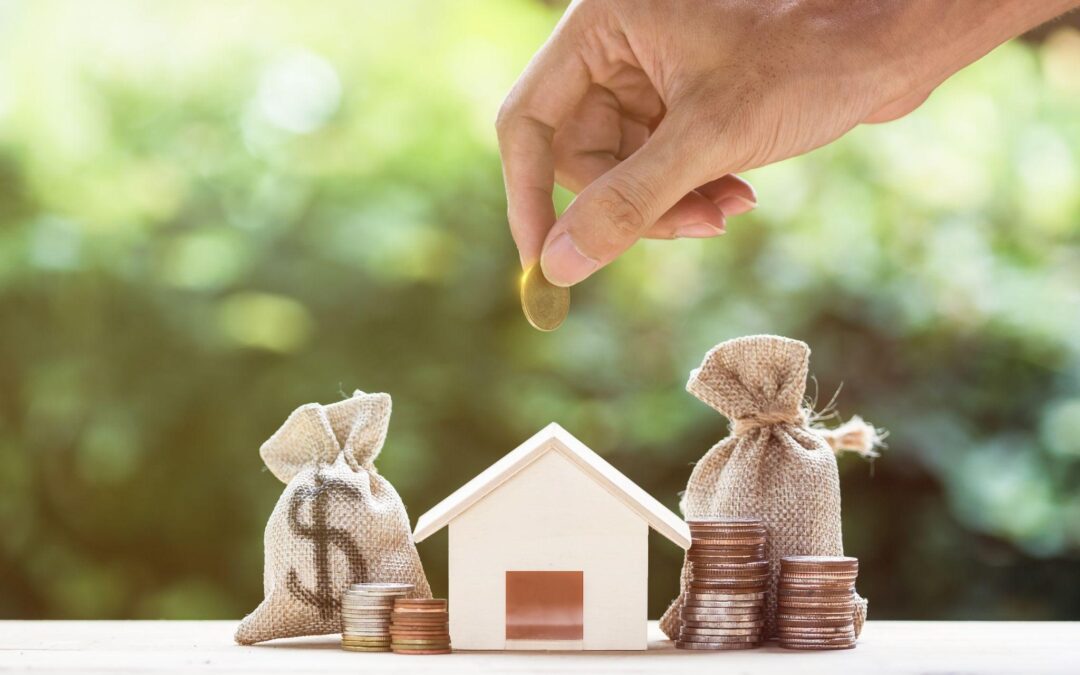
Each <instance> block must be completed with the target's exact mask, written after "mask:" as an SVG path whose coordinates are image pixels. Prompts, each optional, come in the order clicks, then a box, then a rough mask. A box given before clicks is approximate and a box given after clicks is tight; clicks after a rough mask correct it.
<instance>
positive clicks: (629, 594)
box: [449, 450, 648, 649]
mask: <svg viewBox="0 0 1080 675" xmlns="http://www.w3.org/2000/svg"><path fill="white" fill-rule="evenodd" d="M449 529H450V542H449V574H450V584H449V603H450V635H451V640H452V642H453V644H454V648H455V649H574V648H577V649H645V648H646V646H647V639H646V621H647V588H648V525H647V524H646V523H645V521H644V520H642V519H641V517H640V516H638V515H637V514H635V513H634V512H633V511H631V510H630V509H629V508H627V507H626V506H625V505H624V504H623V503H622V502H620V501H619V500H618V499H617V498H616V497H614V496H613V495H612V494H611V493H609V492H608V491H607V490H606V489H605V488H604V487H602V486H601V485H599V484H597V483H596V482H595V481H594V480H593V479H591V478H590V477H588V476H587V475H586V474H584V473H583V472H582V470H581V469H580V468H578V467H577V466H576V465H575V464H574V463H573V462H571V460H569V459H567V458H566V457H565V456H564V455H562V454H561V453H560V452H559V451H557V450H553V451H550V452H545V453H543V454H542V455H541V456H540V457H539V458H538V459H536V460H535V461H534V462H533V463H532V464H530V465H529V466H527V467H525V468H524V469H522V470H521V471H520V472H518V473H517V474H515V475H514V476H513V477H512V478H510V479H509V480H508V481H507V482H505V483H504V484H502V485H500V486H499V487H497V488H495V490H493V491H492V492H491V493H490V494H488V495H487V496H486V497H485V498H484V499H482V500H480V502H478V503H477V504H475V505H474V506H472V507H471V508H470V509H468V510H467V511H465V512H464V513H462V514H461V515H459V516H458V517H457V518H455V519H454V520H453V521H451V523H450V526H449ZM507 570H582V571H583V572H584V585H585V593H584V617H583V618H584V621H583V623H584V638H583V640H582V641H580V642H577V643H567V642H559V641H552V642H548V641H528V642H526V641H509V642H508V641H507V640H506V639H505V636H506V623H505V619H506V594H505V578H506V572H507Z"/></svg>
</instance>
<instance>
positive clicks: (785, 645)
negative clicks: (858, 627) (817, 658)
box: [780, 642, 855, 651]
mask: <svg viewBox="0 0 1080 675" xmlns="http://www.w3.org/2000/svg"><path fill="white" fill-rule="evenodd" d="M780 647H781V649H804V650H812V651H825V650H829V649H854V648H855V643H854V642H850V643H847V644H836V645H820V644H814V643H811V644H807V643H803V642H781V643H780Z"/></svg>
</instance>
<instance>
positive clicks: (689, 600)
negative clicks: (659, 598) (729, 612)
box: [683, 593, 762, 609]
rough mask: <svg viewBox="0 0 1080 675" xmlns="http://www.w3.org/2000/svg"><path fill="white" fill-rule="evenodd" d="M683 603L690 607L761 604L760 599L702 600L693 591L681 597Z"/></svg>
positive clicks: (753, 606) (752, 606) (741, 606)
mask: <svg viewBox="0 0 1080 675" xmlns="http://www.w3.org/2000/svg"><path fill="white" fill-rule="evenodd" d="M683 604H684V605H689V606H691V607H715V608H730V609H758V608H760V607H761V606H762V604H761V601H760V600H702V599H701V598H699V597H698V596H697V595H695V594H693V593H687V594H686V597H685V598H684V599H683Z"/></svg>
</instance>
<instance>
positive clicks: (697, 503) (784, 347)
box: [660, 335, 879, 638]
mask: <svg viewBox="0 0 1080 675" xmlns="http://www.w3.org/2000/svg"><path fill="white" fill-rule="evenodd" d="M809 361H810V348H809V347H807V346H806V344H805V343H803V342H799V341H797V340H790V339H788V338H783V337H776V336H771V335H759V336H753V337H745V338H739V339H736V340H729V341H728V342H723V343H721V344H719V345H717V346H716V347H714V348H713V349H712V350H711V351H710V352H709V353H708V354H706V355H705V360H704V362H702V364H701V367H700V368H698V369H696V370H694V371H693V372H691V373H690V381H689V382H688V383H687V385H686V388H687V390H688V391H689V392H690V393H692V394H693V395H694V396H697V397H698V398H699V399H701V400H702V401H704V402H705V403H707V404H708V405H710V406H712V407H713V408H715V409H717V410H718V411H720V413H721V414H723V415H724V416H726V417H727V418H729V419H730V420H731V435H730V436H728V437H727V438H725V439H724V440H722V441H720V442H719V443H717V444H716V445H714V446H713V447H712V449H710V450H709V451H708V452H707V453H705V456H704V457H702V459H701V461H700V462H698V463H697V465H696V466H695V467H694V470H693V472H692V473H691V474H690V482H689V484H688V485H687V486H686V493H685V494H684V496H683V500H682V504H681V506H682V511H683V514H684V515H685V516H686V518H687V519H693V518H705V517H710V516H713V517H716V516H741V517H756V518H761V519H762V520H763V521H764V522H765V526H766V528H767V531H768V543H767V544H766V551H765V555H766V557H767V558H768V559H769V561H770V563H771V564H770V570H771V578H770V581H769V589H768V594H767V597H766V605H765V608H766V625H765V631H766V632H765V635H767V636H770V637H772V636H775V634H776V618H775V615H776V583H777V575H778V574H779V568H780V558H781V557H783V556H786V555H843V553H844V544H843V540H842V539H841V535H840V479H839V475H838V473H837V469H836V457H835V455H834V447H833V446H834V445H835V451H840V450H857V451H859V452H862V453H864V454H873V448H874V446H875V445H876V444H877V441H878V438H879V437H878V435H877V433H876V432H875V430H874V428H873V427H871V426H870V425H868V424H866V423H865V422H862V420H860V419H858V418H853V419H852V421H851V422H849V423H848V424H846V425H844V426H842V427H841V428H839V429H837V430H836V431H835V432H828V431H825V430H819V429H812V428H810V426H809V411H807V410H806V409H804V408H803V397H804V395H805V393H806V375H807V369H808V367H809ZM686 584H687V569H686V565H685V563H684V565H683V574H682V587H681V588H682V593H680V595H679V598H677V599H676V600H675V602H674V603H673V604H672V605H671V607H670V608H668V611H667V612H665V613H664V616H663V617H662V618H661V619H660V627H661V628H662V629H663V631H664V632H665V633H666V634H667V635H668V636H669V637H672V638H675V637H676V636H677V635H678V632H679V628H680V624H681V621H680V618H679V612H680V610H681V608H682V603H683V594H685V592H686ZM855 601H856V602H855V605H856V611H855V614H856V615H855V632H856V634H858V632H859V631H861V630H862V625H863V621H865V619H866V606H867V602H866V600H865V599H863V598H861V597H859V596H858V595H856V596H855Z"/></svg>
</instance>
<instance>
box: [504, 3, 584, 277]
mask: <svg viewBox="0 0 1080 675" xmlns="http://www.w3.org/2000/svg"><path fill="white" fill-rule="evenodd" d="M570 23H571V22H569V21H567V20H566V19H565V18H564V21H563V22H562V23H561V24H560V25H559V26H558V27H557V28H556V29H555V32H553V33H552V35H551V37H550V38H548V41H547V43H545V45H544V46H543V47H542V48H541V49H540V51H539V52H537V54H536V56H534V57H533V59H532V61H530V62H529V65H528V66H526V68H525V72H524V73H522V75H521V77H520V78H519V79H518V81H517V83H516V84H515V85H514V88H513V89H512V90H511V91H510V94H509V95H508V96H507V97H506V101H505V102H503V105H502V108H501V109H500V110H499V117H498V121H497V122H496V125H495V127H496V130H497V131H498V134H499V155H500V157H501V159H502V167H503V181H504V183H505V184H506V202H507V218H508V219H509V221H510V233H511V234H512V235H513V237H514V243H515V244H516V245H517V248H518V253H519V254H520V256H521V265H522V267H529V266H530V265H532V264H534V263H535V262H536V261H537V260H539V259H540V251H541V249H542V248H543V246H544V239H545V238H546V237H547V233H548V231H549V230H550V229H551V227H552V226H553V225H554V224H555V206H554V204H553V203H552V191H553V190H554V189H555V161H554V158H553V154H552V150H551V144H552V139H553V138H554V136H555V129H556V128H558V126H559V125H560V124H561V123H562V121H563V120H564V119H566V117H567V116H568V115H570V113H572V112H573V110H574V108H575V107H577V104H578V102H580V101H581V99H582V98H583V97H584V96H585V92H586V91H588V88H589V71H588V68H587V67H586V66H585V63H584V61H583V60H582V59H581V56H580V54H578V53H577V49H576V42H575V40H573V39H571V38H570V37H569V36H570V34H571V33H572V31H573V30H574V28H573V27H572V26H571V25H570Z"/></svg>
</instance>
